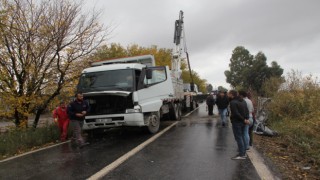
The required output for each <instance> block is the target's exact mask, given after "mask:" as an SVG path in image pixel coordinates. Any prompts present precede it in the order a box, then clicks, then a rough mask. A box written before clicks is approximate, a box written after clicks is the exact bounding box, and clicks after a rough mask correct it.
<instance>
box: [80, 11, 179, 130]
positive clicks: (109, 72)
mask: <svg viewBox="0 0 320 180" xmlns="http://www.w3.org/2000/svg"><path fill="white" fill-rule="evenodd" d="M182 32H184V31H183V12H182V11H180V16H179V20H177V21H176V22H175V38H174V42H175V44H176V47H175V50H174V52H173V57H172V67H171V70H170V69H169V67H168V66H156V64H155V60H154V57H153V56H152V55H143V56H135V57H128V58H121V59H116V60H106V61H101V62H96V63H93V64H92V67H89V68H86V69H84V70H83V71H82V74H81V77H80V81H79V84H78V87H77V89H78V91H81V92H83V95H84V98H85V99H86V100H87V101H88V102H89V105H90V107H91V108H90V111H89V113H88V114H87V115H86V117H85V121H84V125H83V130H85V131H88V130H95V129H99V128H111V127H117V126H139V127H146V128H147V129H148V130H149V132H151V133H156V132H157V131H158V130H159V126H160V119H161V117H163V116H164V115H169V117H170V119H173V120H179V119H180V118H181V105H182V102H183V101H184V92H183V82H182V79H181V69H180V67H181V60H182V58H181V47H180V46H181V45H180V44H181V43H180V40H183V38H184V37H183V36H184V34H182Z"/></svg>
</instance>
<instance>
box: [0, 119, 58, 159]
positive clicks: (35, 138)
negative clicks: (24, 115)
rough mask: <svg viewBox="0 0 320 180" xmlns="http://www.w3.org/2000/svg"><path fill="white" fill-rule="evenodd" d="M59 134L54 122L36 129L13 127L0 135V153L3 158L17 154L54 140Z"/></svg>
mask: <svg viewBox="0 0 320 180" xmlns="http://www.w3.org/2000/svg"><path fill="white" fill-rule="evenodd" d="M59 135H60V132H59V129H58V128H57V126H56V125H54V124H52V125H47V126H45V127H39V128H37V129H32V128H29V129H13V130H11V131H9V132H7V133H3V134H1V135H0V154H1V156H2V157H4V158H5V157H7V156H12V155H15V154H19V153H22V152H25V151H28V150H30V149H33V148H35V147H39V146H43V145H44V144H47V143H50V142H56V140H58V139H59Z"/></svg>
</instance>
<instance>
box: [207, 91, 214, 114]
mask: <svg viewBox="0 0 320 180" xmlns="http://www.w3.org/2000/svg"><path fill="white" fill-rule="evenodd" d="M206 103H207V108H208V114H209V116H210V115H213V106H214V105H215V100H214V97H213V94H210V95H209V96H208V97H207V101H206Z"/></svg>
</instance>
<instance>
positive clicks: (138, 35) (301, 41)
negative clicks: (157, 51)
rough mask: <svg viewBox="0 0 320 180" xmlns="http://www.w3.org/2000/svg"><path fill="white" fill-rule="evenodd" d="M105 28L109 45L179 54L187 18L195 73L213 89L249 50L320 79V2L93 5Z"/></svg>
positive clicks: (192, 0) (123, 0)
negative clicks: (176, 39)
mask: <svg viewBox="0 0 320 180" xmlns="http://www.w3.org/2000/svg"><path fill="white" fill-rule="evenodd" d="M84 2H86V3H87V4H86V5H85V8H92V7H94V6H95V9H102V16H101V18H100V19H101V23H103V24H104V25H105V26H111V28H113V29H114V30H113V31H112V33H111V34H110V36H109V38H110V39H109V41H108V43H120V44H121V45H123V46H127V45H130V44H138V45H140V46H144V47H149V46H150V45H157V46H158V47H160V48H173V47H174V44H173V32H174V22H175V20H176V19H178V18H179V11H180V10H182V11H183V12H184V26H185V32H186V38H187V46H188V52H189V56H190V63H191V67H192V69H194V70H195V71H197V72H198V73H199V74H200V76H201V77H202V78H204V79H206V80H207V81H208V83H211V84H212V85H213V87H217V86H219V85H223V86H226V87H229V86H228V84H227V83H226V78H225V76H224V71H225V70H228V69H229V66H228V65H229V62H230V58H231V54H232V50H233V49H234V48H235V47H236V46H244V47H245V48H246V49H248V50H249V51H250V53H251V54H253V55H255V54H257V53H258V52H259V51H262V52H263V53H265V55H266V56H267V63H268V65H270V63H271V62H272V61H277V62H278V63H279V65H280V66H281V67H282V68H283V69H284V70H285V74H286V73H287V72H289V71H291V69H293V70H299V71H301V72H302V73H303V74H309V73H312V74H313V75H315V76H319V75H320V72H319V70H320V63H319V62H318V61H319V59H320V58H319V56H320V10H319V8H320V1H319V0H305V1H302V0H90V1H84Z"/></svg>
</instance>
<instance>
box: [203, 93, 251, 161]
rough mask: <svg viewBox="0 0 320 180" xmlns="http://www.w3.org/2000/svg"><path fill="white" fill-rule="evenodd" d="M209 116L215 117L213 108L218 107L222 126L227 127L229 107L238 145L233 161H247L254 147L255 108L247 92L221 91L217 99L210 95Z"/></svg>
mask: <svg viewBox="0 0 320 180" xmlns="http://www.w3.org/2000/svg"><path fill="white" fill-rule="evenodd" d="M206 103H207V108H208V114H209V115H213V107H214V105H217V107H218V111H219V115H220V119H221V124H222V126H226V125H227V123H228V121H227V112H228V107H229V109H230V120H231V124H232V130H233V135H234V138H235V140H236V142H237V145H238V152H239V153H238V154H237V155H236V156H235V157H232V159H233V160H242V159H246V151H249V150H250V146H252V130H253V124H254V107H253V103H252V101H251V100H250V99H249V98H248V94H247V92H246V91H239V92H237V91H236V90H230V91H229V92H228V93H227V92H224V91H220V92H219V94H218V95H217V97H216V98H214V97H213V94H210V95H209V96H208V98H207V101H206Z"/></svg>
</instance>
